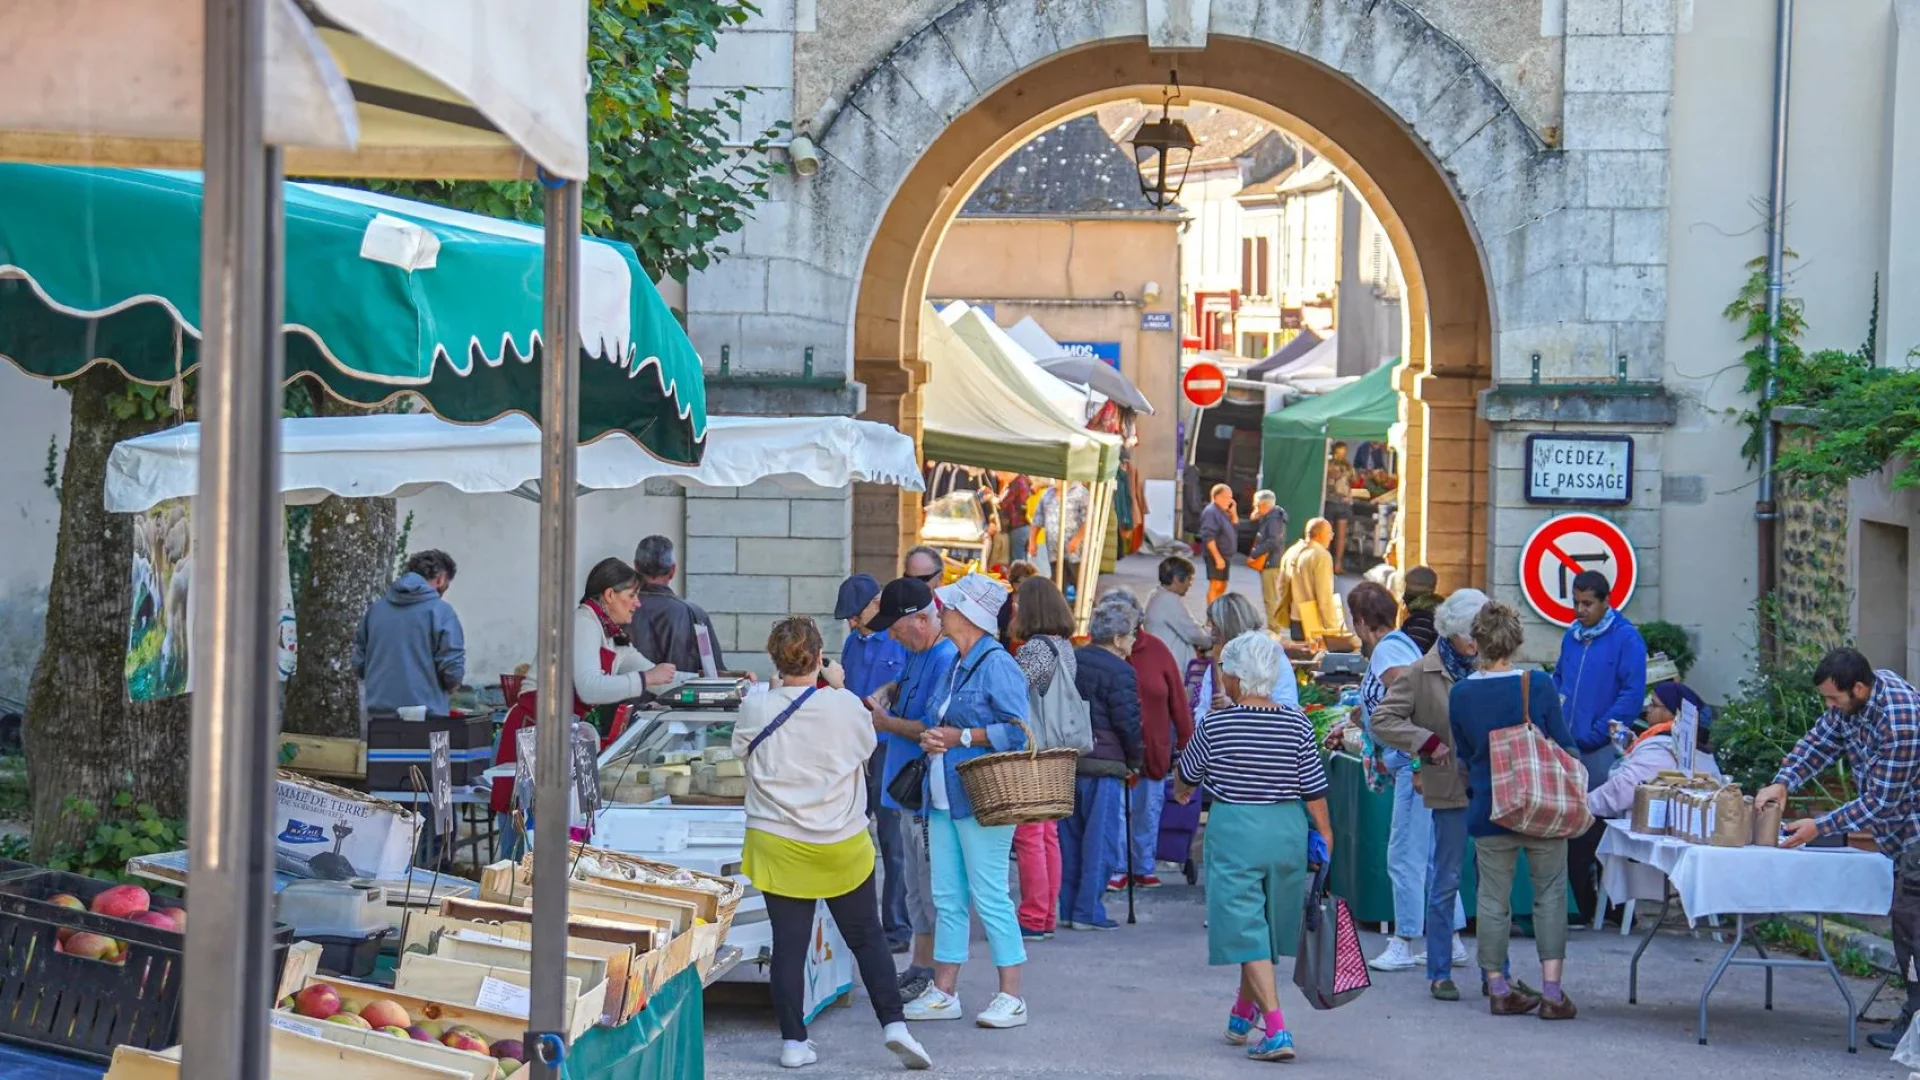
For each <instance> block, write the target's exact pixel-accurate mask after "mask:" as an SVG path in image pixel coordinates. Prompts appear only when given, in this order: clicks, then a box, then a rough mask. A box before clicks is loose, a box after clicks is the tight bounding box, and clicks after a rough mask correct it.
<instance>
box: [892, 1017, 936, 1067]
mask: <svg viewBox="0 0 1920 1080" xmlns="http://www.w3.org/2000/svg"><path fill="white" fill-rule="evenodd" d="M885 1034H886V1037H887V1049H889V1050H891V1051H893V1056H894V1057H897V1058H899V1059H900V1064H902V1065H905V1066H906V1067H907V1068H909V1069H931V1068H933V1059H932V1058H931V1057H928V1056H927V1048H926V1047H924V1046H921V1045H920V1042H919V1040H917V1039H915V1038H914V1037H913V1034H912V1033H911V1032H909V1031H908V1030H907V1025H905V1024H903V1023H900V1022H898V1021H895V1022H894V1023H891V1024H888V1025H887V1027H886V1032H885Z"/></svg>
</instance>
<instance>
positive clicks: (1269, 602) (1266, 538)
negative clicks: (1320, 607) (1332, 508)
mask: <svg viewBox="0 0 1920 1080" xmlns="http://www.w3.org/2000/svg"><path fill="white" fill-rule="evenodd" d="M1253 520H1255V521H1257V522H1259V523H1260V527H1259V530H1258V531H1257V532H1255V533H1254V539H1253V550H1252V551H1250V552H1248V553H1247V565H1248V566H1251V567H1253V568H1254V569H1256V570H1258V571H1260V599H1261V605H1260V606H1261V607H1263V608H1265V609H1266V611H1267V628H1268V629H1270V630H1276V631H1278V630H1281V629H1284V628H1285V626H1286V624H1285V622H1284V621H1282V620H1281V619H1280V617H1279V615H1278V614H1277V612H1278V609H1279V607H1280V557H1281V556H1283V555H1285V554H1286V553H1287V511H1286V510H1285V508H1283V507H1281V506H1280V505H1279V504H1278V503H1276V502H1275V501H1274V498H1273V492H1271V491H1268V490H1267V489H1266V488H1261V489H1260V490H1259V491H1256V492H1254V493H1253Z"/></svg>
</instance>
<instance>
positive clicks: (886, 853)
mask: <svg viewBox="0 0 1920 1080" xmlns="http://www.w3.org/2000/svg"><path fill="white" fill-rule="evenodd" d="M900 818H901V813H900V811H898V810H895V809H893V808H891V807H886V806H883V807H881V808H880V810H879V812H878V813H876V814H875V815H874V818H873V823H874V831H875V832H877V833H879V834H880V867H881V876H882V878H883V879H884V881H883V884H882V886H881V894H880V925H881V926H883V927H884V928H885V929H886V931H887V943H888V944H890V945H898V944H900V943H901V942H904V941H910V940H912V938H913V917H912V916H911V915H909V914H908V913H907V852H906V848H905V847H904V846H903V844H904V843H905V842H904V841H903V840H902V839H901V838H900V827H901V826H900Z"/></svg>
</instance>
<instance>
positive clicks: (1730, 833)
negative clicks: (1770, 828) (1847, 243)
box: [1703, 784, 1753, 847]
mask: <svg viewBox="0 0 1920 1080" xmlns="http://www.w3.org/2000/svg"><path fill="white" fill-rule="evenodd" d="M1703 801H1704V802H1705V804H1706V808H1707V820H1706V828H1705V830H1704V840H1703V842H1705V843H1707V844H1711V845H1713V846H1714V847H1746V846H1747V845H1748V844H1750V843H1752V842H1753V800H1751V799H1749V798H1747V797H1746V796H1745V795H1742V794H1741V793H1740V785H1739V784H1728V785H1727V786H1726V787H1723V788H1721V789H1719V790H1718V791H1715V792H1713V793H1712V794H1710V795H1706V796H1704V798H1703Z"/></svg>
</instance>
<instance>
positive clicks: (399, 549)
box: [393, 510, 413, 578]
mask: <svg viewBox="0 0 1920 1080" xmlns="http://www.w3.org/2000/svg"><path fill="white" fill-rule="evenodd" d="M411 539H413V511H411V510H409V511H407V517H406V520H404V521H402V522H401V523H400V535H399V536H398V537H397V538H396V539H395V540H394V542H393V576H394V577H396V578H397V577H399V576H400V575H401V574H403V573H406V570H407V543H408V541H410V540H411Z"/></svg>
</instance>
